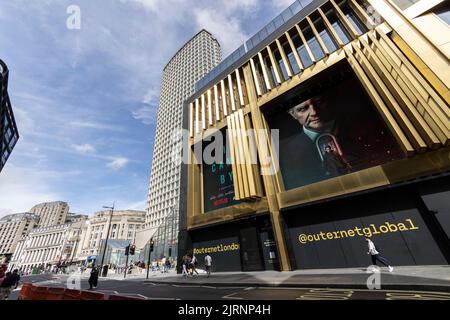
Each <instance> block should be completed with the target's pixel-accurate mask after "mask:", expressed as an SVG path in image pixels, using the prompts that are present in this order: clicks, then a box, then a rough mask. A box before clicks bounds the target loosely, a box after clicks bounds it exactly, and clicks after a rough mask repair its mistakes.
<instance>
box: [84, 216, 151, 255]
mask: <svg viewBox="0 0 450 320" xmlns="http://www.w3.org/2000/svg"><path fill="white" fill-rule="evenodd" d="M145 214H146V212H145V211H138V210H116V211H114V212H113V213H112V218H111V211H99V212H96V213H95V214H94V215H93V216H92V217H90V218H89V220H87V221H86V223H85V224H84V225H83V227H82V232H81V244H80V246H79V247H78V250H77V257H78V259H79V260H80V261H85V260H87V259H88V258H89V257H92V258H91V259H89V260H96V258H97V256H98V255H99V253H100V252H101V250H103V248H102V247H103V246H104V241H105V239H106V234H107V232H108V226H109V225H110V232H109V237H108V239H111V240H129V241H131V242H134V241H135V238H136V234H137V233H138V232H139V231H141V230H143V229H144V225H145Z"/></svg>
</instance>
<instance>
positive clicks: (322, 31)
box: [316, 21, 338, 52]
mask: <svg viewBox="0 0 450 320" xmlns="http://www.w3.org/2000/svg"><path fill="white" fill-rule="evenodd" d="M316 25H317V27H316V28H317V30H318V32H319V35H320V37H321V38H322V41H323V42H324V43H325V46H326V47H327V49H328V51H329V52H334V51H336V49H337V48H338V46H337V44H336V42H335V41H334V39H333V37H332V36H331V34H330V32H329V31H328V29H327V28H326V27H325V24H324V23H323V22H322V21H320V22H318V23H317V24H316Z"/></svg>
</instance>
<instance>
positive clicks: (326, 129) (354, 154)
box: [267, 78, 404, 190]
mask: <svg viewBox="0 0 450 320" xmlns="http://www.w3.org/2000/svg"><path fill="white" fill-rule="evenodd" d="M277 110H279V111H277V112H276V113H273V114H271V115H270V117H268V119H267V120H268V122H269V125H270V127H271V129H279V130H280V131H279V133H280V145H279V146H280V147H279V153H280V155H279V161H280V168H281V174H282V177H283V181H284V185H285V189H286V190H289V189H292V188H296V187H301V186H305V185H308V184H311V183H314V182H318V181H321V180H325V179H329V178H332V177H336V176H340V175H344V174H347V173H351V172H355V171H359V170H362V169H366V168H369V167H373V166H377V165H380V164H384V163H387V162H390V161H393V160H397V159H401V158H403V157H404V153H403V152H402V150H401V149H400V147H399V145H398V144H397V142H396V141H395V139H394V137H393V136H392V134H391V133H390V132H389V129H388V128H387V126H386V125H385V124H384V122H383V121H382V119H381V117H380V116H379V115H378V113H377V111H376V109H375V106H374V105H373V103H372V102H371V100H370V98H369V97H368V96H367V95H366V94H365V92H364V89H363V88H362V87H361V85H360V84H359V82H358V81H357V80H356V79H355V78H349V79H347V80H344V81H340V82H338V83H335V84H334V85H333V86H331V87H330V86H327V87H322V88H321V89H313V90H311V91H309V93H304V94H302V95H297V96H294V97H292V95H291V96H289V98H286V99H284V100H281V101H280V105H279V108H277Z"/></svg>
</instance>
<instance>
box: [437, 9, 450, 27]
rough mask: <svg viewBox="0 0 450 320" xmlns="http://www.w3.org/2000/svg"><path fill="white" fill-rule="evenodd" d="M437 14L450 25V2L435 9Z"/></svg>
mask: <svg viewBox="0 0 450 320" xmlns="http://www.w3.org/2000/svg"><path fill="white" fill-rule="evenodd" d="M435 13H436V15H437V16H438V17H439V18H440V19H442V20H443V21H444V22H445V23H447V25H448V26H450V4H447V5H446V7H444V8H440V9H438V10H436V11H435Z"/></svg>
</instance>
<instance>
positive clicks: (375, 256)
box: [366, 237, 394, 272]
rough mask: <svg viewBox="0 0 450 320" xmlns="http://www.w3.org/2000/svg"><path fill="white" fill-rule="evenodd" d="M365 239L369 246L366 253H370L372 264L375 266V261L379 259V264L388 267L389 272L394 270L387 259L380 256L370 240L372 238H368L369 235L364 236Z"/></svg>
mask: <svg viewBox="0 0 450 320" xmlns="http://www.w3.org/2000/svg"><path fill="white" fill-rule="evenodd" d="M366 241H367V245H368V247H369V251H368V252H367V254H370V257H371V258H372V264H373V265H375V266H376V265H377V261H379V262H380V263H381V264H384V265H385V266H386V267H388V269H389V272H392V271H394V268H393V267H391V265H390V263H389V261H387V259H386V258H384V257H382V256H380V253H379V252H378V250H377V247H376V246H375V244H374V243H373V242H372V240H370V238H369V237H366Z"/></svg>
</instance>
